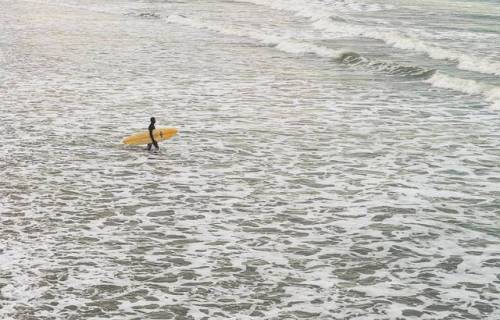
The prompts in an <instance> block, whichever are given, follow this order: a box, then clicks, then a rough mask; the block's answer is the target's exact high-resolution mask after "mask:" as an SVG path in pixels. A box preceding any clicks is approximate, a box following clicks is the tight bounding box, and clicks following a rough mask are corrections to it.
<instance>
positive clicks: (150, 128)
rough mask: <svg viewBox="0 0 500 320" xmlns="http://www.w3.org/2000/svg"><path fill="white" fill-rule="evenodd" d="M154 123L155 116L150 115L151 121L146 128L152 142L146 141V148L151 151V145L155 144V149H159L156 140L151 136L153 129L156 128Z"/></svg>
mask: <svg viewBox="0 0 500 320" xmlns="http://www.w3.org/2000/svg"><path fill="white" fill-rule="evenodd" d="M155 123H156V119H155V117H151V123H150V124H149V127H148V130H149V137H150V138H151V141H152V143H148V148H147V150H148V151H151V147H152V146H153V145H154V146H155V148H156V151H158V150H160V147H158V142H156V140H155V138H154V136H153V130H154V129H156V128H155Z"/></svg>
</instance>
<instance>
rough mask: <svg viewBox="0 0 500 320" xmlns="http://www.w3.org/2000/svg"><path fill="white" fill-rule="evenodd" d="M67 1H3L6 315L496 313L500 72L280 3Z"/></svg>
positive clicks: (1, 248)
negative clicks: (331, 38) (151, 126)
mask: <svg viewBox="0 0 500 320" xmlns="http://www.w3.org/2000/svg"><path fill="white" fill-rule="evenodd" d="M49 2H51V1H49ZM61 2H65V1H61V0H58V1H57V2H55V1H54V2H51V4H50V5H47V4H44V3H43V2H38V3H37V4H36V5H35V4H34V3H31V2H26V1H4V2H2V10H0V37H1V39H2V40H1V42H0V51H1V50H4V51H5V50H8V55H7V61H6V62H7V63H6V64H3V65H1V66H0V68H2V71H5V72H4V73H3V74H2V75H1V76H2V77H3V78H2V80H3V81H0V100H1V103H2V106H3V107H2V108H0V117H1V119H2V125H1V126H0V144H1V145H2V148H1V149H0V159H1V161H0V182H1V183H0V231H1V232H0V319H2V320H4V319H5V320H11V319H36V320H52V319H116V320H133V319H194V320H206V319H249V320H250V319H270V320H271V319H272V320H278V319H293V320H298V319H307V318H308V319H321V320H331V319H335V320H345V319H367V320H368V319H369V320H371V319H384V320H386V319H388V320H397V319H412V318H413V319H428V320H436V319H440V320H444V319H471V320H472V319H487V320H496V319H498V318H499V316H500V315H499V313H500V301H499V299H498V296H499V291H500V278H499V276H498V275H499V274H500V263H499V259H498V258H499V253H498V247H499V246H500V238H499V236H498V234H499V233H498V232H499V230H500V224H499V223H498V210H499V205H500V204H499V202H498V196H499V194H498V183H499V182H500V170H499V168H498V163H499V157H500V154H499V153H498V150H500V137H499V136H498V132H499V130H500V123H499V119H498V113H496V112H492V111H491V110H490V109H488V108H486V104H485V103H484V101H482V98H481V97H482V96H483V95H484V96H488V97H491V99H496V98H495V96H496V94H497V92H498V90H497V89H496V88H494V87H490V86H489V85H486V84H483V82H482V81H481V80H480V79H477V80H475V81H474V82H468V81H467V80H460V79H457V78H456V77H450V76H448V74H446V73H444V72H442V71H440V72H436V73H435V74H427V75H426V76H425V77H422V78H428V79H427V81H429V83H424V82H422V81H421V78H419V76H417V77H416V78H415V76H416V75H418V74H420V73H422V74H423V73H425V72H427V71H426V69H424V68H419V67H418V66H410V67H408V68H409V69H404V67H402V66H400V65H398V64H396V63H393V62H392V61H383V62H375V61H374V59H369V58H368V57H371V56H370V55H369V53H368V54H366V52H365V51H363V53H361V51H360V52H359V53H356V52H353V51H351V50H342V49H337V48H336V47H335V44H331V43H329V42H321V43H319V42H312V41H316V40H317V39H316V38H314V37H310V38H307V40H304V39H303V38H300V37H293V34H292V35H291V36H289V37H288V36H282V35H283V34H287V35H288V34H290V33H288V32H287V31H289V30H294V29H293V27H290V29H287V30H283V28H284V26H288V25H289V24H293V23H294V22H296V21H295V20H297V23H301V22H303V19H298V18H295V17H294V16H290V15H289V14H286V13H284V12H283V13H281V12H275V11H274V10H271V9H268V8H266V7H256V6H254V5H246V4H244V3H243V4H242V3H232V2H228V1H195V2H184V3H183V2H156V1H155V2H151V3H144V2H141V6H143V7H142V8H139V7H140V5H137V3H136V2H133V3H130V6H127V3H128V2H126V1H120V2H114V1H106V4H105V5H103V6H104V9H103V8H101V9H102V10H105V11H107V12H108V13H107V14H102V12H96V11H94V8H97V10H100V9H99V3H100V0H96V1H94V0H85V1H71V2H69V1H68V2H67V3H69V4H71V5H72V6H73V7H68V6H64V5H59V4H58V3H61ZM86 5H88V6H89V7H90V9H88V10H87V9H86V8H87V7H86ZM75 6H76V7H75ZM35 9H36V10H35ZM253 10H258V13H255V14H251V13H254V12H255V11H253ZM148 12H149V13H154V17H153V16H150V15H141V14H142V13H148ZM173 12H182V13H183V14H185V15H186V17H182V16H180V15H172V13H173ZM128 13H132V14H128ZM167 17H168V18H167ZM190 17H200V19H195V18H190ZM150 18H154V19H150ZM162 19H166V20H167V22H168V23H164V21H162ZM75 21H78V23H75ZM235 21H237V23H236V22H235ZM305 24H306V25H309V23H308V21H306V23H305ZM263 25H265V26H266V27H265V28H262V29H257V27H256V26H258V27H259V28H260V27H262V26H263ZM183 26H185V27H183ZM273 26H274V28H273ZM103 30H105V32H103ZM207 31H213V32H207ZM5 35H6V36H5ZM4 45H5V46H6V47H1V46H4ZM269 47H272V48H271V49H270V48H269ZM339 47H340V46H339ZM274 48H276V49H278V50H281V51H283V52H288V53H291V54H284V53H281V52H279V51H277V50H274ZM308 54H312V55H311V56H309V55H308ZM295 55H298V56H299V57H297V56H295ZM315 56H319V57H323V58H316V57H315ZM332 59H333V60H335V61H331V60H332ZM339 62H341V63H339ZM432 72H434V71H432V70H431V73H432ZM402 75H404V76H402ZM406 75H410V76H406ZM430 85H436V86H439V87H440V88H441V87H442V88H443V89H437V88H436V89H434V90H429V89H430V88H432V87H431V86H430ZM448 88H451V89H453V90H456V91H461V92H464V93H467V94H464V95H457V94H456V92H454V91H449V90H446V89H448ZM492 101H493V100H492ZM151 115H155V116H156V117H157V119H158V121H159V123H158V125H161V126H174V127H178V128H179V129H180V134H179V135H178V136H177V137H175V138H174V139H172V140H169V141H167V142H165V143H162V144H161V151H160V153H158V154H149V153H147V152H146V151H144V150H143V149H142V148H135V147H126V146H122V145H120V144H119V141H120V140H121V139H122V138H123V137H124V136H126V135H129V134H130V133H132V132H135V131H142V130H144V129H145V127H147V124H148V119H149V117H150V116H151ZM21 120H22V121H21Z"/></svg>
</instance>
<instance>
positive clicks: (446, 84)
mask: <svg viewBox="0 0 500 320" xmlns="http://www.w3.org/2000/svg"><path fill="white" fill-rule="evenodd" d="M425 82H427V83H430V84H431V85H433V86H434V87H438V88H444V89H451V90H455V91H460V92H463V93H466V94H473V95H482V96H484V98H485V99H486V101H488V102H491V103H493V106H494V107H496V108H498V107H500V87H494V86H491V85H488V84H484V83H481V82H478V81H475V80H470V79H461V78H457V77H451V76H448V75H446V74H443V73H440V72H438V73H436V74H434V75H433V76H432V77H431V78H429V79H427V80H425Z"/></svg>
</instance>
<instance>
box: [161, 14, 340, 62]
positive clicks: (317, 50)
mask: <svg viewBox="0 0 500 320" xmlns="http://www.w3.org/2000/svg"><path fill="white" fill-rule="evenodd" d="M166 21H167V22H170V23H177V24H182V25H188V26H191V27H195V28H199V29H206V30H210V31H215V32H219V33H223V34H226V35H232V36H238V37H247V38H251V39H254V40H257V41H259V42H261V43H263V44H265V45H269V46H274V47H275V48H276V49H278V50H281V51H284V52H288V53H293V54H307V53H311V54H315V55H317V56H320V57H325V58H334V59H338V58H340V57H342V55H343V54H345V53H346V52H347V51H346V50H334V49H330V48H327V47H323V46H318V45H314V44H310V43H306V42H302V41H297V40H294V39H291V38H286V37H282V36H277V35H270V34H264V33H260V32H256V31H245V30H241V29H235V28H231V27H222V26H218V25H215V24H212V23H208V22H204V21H200V20H197V19H192V18H186V17H182V16H179V15H170V16H169V17H168V18H167V19H166Z"/></svg>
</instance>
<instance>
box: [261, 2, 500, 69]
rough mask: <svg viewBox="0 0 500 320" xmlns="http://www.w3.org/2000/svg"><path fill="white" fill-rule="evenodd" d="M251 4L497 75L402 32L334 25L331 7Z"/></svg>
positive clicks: (491, 65) (481, 63) (485, 62)
mask: <svg viewBox="0 0 500 320" xmlns="http://www.w3.org/2000/svg"><path fill="white" fill-rule="evenodd" d="M251 2H252V3H256V4H259V5H266V6H269V7H271V8H275V9H279V10H285V11H291V12H294V13H295V14H296V15H298V16H302V17H307V18H310V19H311V20H312V22H313V23H312V25H313V26H314V27H315V28H318V29H320V30H324V31H327V32H331V33H332V34H338V33H341V34H343V35H346V36H358V37H367V38H372V39H377V40H382V41H384V42H385V43H386V44H388V45H390V46H392V47H395V48H398V49H404V50H411V51H414V52H419V53H424V54H426V55H427V56H429V57H430V58H432V59H438V60H449V61H455V62H456V63H457V67H458V68H460V69H463V70H468V71H473V72H480V73H485V74H493V75H500V62H495V61H491V60H490V59H488V58H479V57H475V56H472V55H469V54H466V53H462V52H457V51H454V50H450V49H445V48H441V47H439V46H438V45H435V44H429V43H426V42H425V41H422V40H420V39H417V38H415V37H411V36H409V35H406V34H404V33H402V32H398V31H394V30H392V29H387V26H376V25H363V24H361V23H355V22H352V21H349V17H348V16H342V17H341V18H342V20H347V21H349V22H341V21H335V20H333V19H332V16H333V17H337V16H338V14H339V13H342V10H338V7H337V6H335V5H333V6H328V5H324V4H317V3H312V4H311V3H309V2H304V1H301V0H298V1H297V0H295V1H292V2H288V1H280V0H255V1H253V0H252V1H251ZM387 9H389V8H387Z"/></svg>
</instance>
